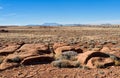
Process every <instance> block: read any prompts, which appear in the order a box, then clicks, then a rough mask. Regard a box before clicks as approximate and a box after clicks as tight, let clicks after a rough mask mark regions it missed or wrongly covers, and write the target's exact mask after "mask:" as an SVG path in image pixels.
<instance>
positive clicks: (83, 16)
mask: <svg viewBox="0 0 120 78" xmlns="http://www.w3.org/2000/svg"><path fill="white" fill-rule="evenodd" d="M46 22H47V23H53V22H55V23H62V24H73V23H77V24H78V23H79V24H101V23H112V24H120V0H0V25H11V24H12V25H13V24H15V25H16V24H18V25H27V24H43V23H46Z"/></svg>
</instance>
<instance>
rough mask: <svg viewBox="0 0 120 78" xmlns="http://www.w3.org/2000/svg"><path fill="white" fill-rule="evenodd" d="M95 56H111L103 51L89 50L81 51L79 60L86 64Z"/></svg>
mask: <svg viewBox="0 0 120 78" xmlns="http://www.w3.org/2000/svg"><path fill="white" fill-rule="evenodd" d="M93 57H105V58H107V57H109V55H108V54H105V53H102V52H95V51H87V52H84V53H81V54H79V55H78V56H77V58H78V61H79V62H80V63H81V64H83V65H86V64H87V63H88V61H89V60H90V59H91V58H93Z"/></svg>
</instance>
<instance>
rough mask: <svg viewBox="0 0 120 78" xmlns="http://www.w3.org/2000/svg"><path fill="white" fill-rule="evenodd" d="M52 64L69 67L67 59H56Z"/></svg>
mask: <svg viewBox="0 0 120 78" xmlns="http://www.w3.org/2000/svg"><path fill="white" fill-rule="evenodd" d="M52 65H53V66H54V67H59V68H67V67H71V64H70V62H69V61H68V60H57V61H53V62H52Z"/></svg>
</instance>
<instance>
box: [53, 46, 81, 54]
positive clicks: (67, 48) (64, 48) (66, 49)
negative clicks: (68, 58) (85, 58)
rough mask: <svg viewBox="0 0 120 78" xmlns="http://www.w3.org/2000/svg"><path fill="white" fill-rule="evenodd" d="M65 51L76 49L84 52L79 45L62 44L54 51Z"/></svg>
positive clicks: (57, 52)
mask: <svg viewBox="0 0 120 78" xmlns="http://www.w3.org/2000/svg"><path fill="white" fill-rule="evenodd" d="M65 51H75V52H77V53H82V52H83V50H82V49H81V48H80V47H78V46H62V47H59V48H57V49H56V50H55V51H54V52H55V54H61V53H62V52H65Z"/></svg>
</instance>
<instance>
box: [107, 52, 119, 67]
mask: <svg viewBox="0 0 120 78" xmlns="http://www.w3.org/2000/svg"><path fill="white" fill-rule="evenodd" d="M109 56H110V58H111V59H112V60H113V61H114V65H115V66H120V58H118V57H117V56H115V55H112V54H109Z"/></svg>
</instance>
